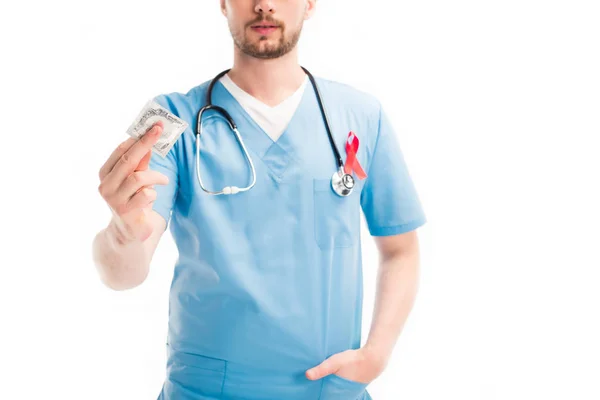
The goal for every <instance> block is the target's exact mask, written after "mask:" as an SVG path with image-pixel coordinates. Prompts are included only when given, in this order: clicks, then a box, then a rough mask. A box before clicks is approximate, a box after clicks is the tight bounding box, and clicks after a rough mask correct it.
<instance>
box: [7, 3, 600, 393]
mask: <svg viewBox="0 0 600 400" xmlns="http://www.w3.org/2000/svg"><path fill="white" fill-rule="evenodd" d="M318 7H319V10H318V12H317V14H316V16H315V17H314V19H312V20H311V21H309V22H307V23H306V24H305V29H304V32H303V36H302V39H301V41H300V46H301V47H300V61H301V64H302V65H304V66H306V67H307V68H309V69H310V70H311V71H312V72H313V73H314V74H315V75H318V76H322V77H325V78H330V79H334V80H338V81H341V82H344V83H348V84H350V85H353V86H355V87H357V88H359V89H361V90H364V91H367V92H370V93H372V94H374V95H376V96H377V97H378V98H379V99H380V100H381V101H382V103H383V105H384V107H386V109H387V110H389V113H390V115H391V119H392V122H393V123H394V126H395V127H396V129H397V133H398V136H399V139H400V143H401V146H402V148H403V151H404V154H405V157H406V159H407V162H408V164H409V167H410V171H411V174H412V176H413V179H414V181H415V183H416V186H417V188H418V191H419V194H420V196H421V199H422V202H423V206H424V209H425V211H426V214H427V217H428V223H427V224H426V225H425V226H424V227H423V228H421V229H420V230H419V237H420V240H421V251H422V265H421V268H422V275H421V281H420V290H419V294H418V298H417V302H416V304H415V306H414V309H413V311H412V313H411V315H410V317H409V320H408V322H407V324H406V327H405V329H404V331H403V333H402V335H401V336H400V339H399V341H398V345H397V347H396V349H395V351H394V353H393V356H392V359H391V362H390V364H389V366H388V368H387V369H386V371H385V372H384V373H383V374H382V375H381V376H380V377H379V378H378V379H377V380H376V381H375V382H373V383H372V384H371V385H370V386H369V388H370V392H371V394H372V396H373V398H374V399H375V400H388V399H389V400H395V399H407V400H408V399H410V400H420V399H445V400H451V399H457V400H458V399H460V400H474V399H486V400H499V399H506V400H509V399H510V400H520V399H527V400H530V399H545V400H546V399H578V400H587V399H599V398H600V383H599V382H600V381H599V377H600V361H599V360H600V341H599V340H598V339H599V338H600V317H599V315H600V307H599V306H600V291H599V290H598V287H599V284H600V255H599V251H600V245H599V242H600V240H599V239H600V234H599V232H598V227H599V224H600V211H599V209H600V207H599V205H600V195H599V192H598V186H599V184H600V179H599V178H600V177H599V171H600V161H599V160H600V148H599V146H598V141H597V139H598V136H599V134H600V129H599V128H600V118H599V117H600V112H599V110H600V78H599V77H600V73H599V72H600V54H599V53H600V24H598V21H599V20H600V12H599V8H598V3H597V2H596V1H581V0H580V1H577V0H571V1H566V0H565V1H562V2H561V1H548V0H546V1H533V0H518V1H517V0H505V1H481V0H477V1H475V0H471V1H467V0H457V1H440V0H438V1H414V2H409V1H406V2H394V1H383V0H378V1H375V0H371V1H353V0H352V1H351V0H322V1H320V2H319V4H318ZM2 9H3V11H2V15H3V23H2V25H0V33H1V36H0V37H1V38H2V39H0V40H2V63H1V64H0V68H1V74H0V80H1V83H2V86H1V87H2V91H1V96H0V106H1V109H2V128H3V129H2V130H3V137H4V138H5V141H4V148H3V151H2V157H0V160H1V161H0V162H1V163H2V171H3V174H2V186H1V187H0V191H1V196H0V201H1V202H2V210H3V216H2V225H1V226H2V231H1V232H2V242H1V243H2V245H1V246H2V250H1V252H0V264H1V265H0V266H1V268H0V271H1V272H0V273H1V278H0V300H1V301H0V307H1V314H0V315H1V320H0V321H1V323H2V329H0V351H1V353H0V367H1V369H2V370H1V371H0V372H1V374H0V376H1V378H0V380H1V382H2V384H1V391H2V394H1V395H0V397H2V398H5V399H42V398H44V399H46V398H57V399H58V398H60V399H86V400H93V399H111V400H121V399H127V400H137V399H140V400H142V399H155V398H156V396H157V395H158V393H159V390H160V387H161V385H162V381H163V378H164V373H165V365H164V363H165V348H164V343H165V336H166V332H167V295H168V289H169V284H170V279H171V276H172V272H173V263H174V262H175V259H176V256H177V254H176V248H175V246H174V243H173V241H172V238H171V236H170V233H167V234H166V235H164V236H163V239H162V241H161V243H160V245H159V248H158V250H157V253H156V255H155V258H154V259H153V261H152V265H151V273H150V276H149V277H148V280H147V281H146V282H145V283H144V284H143V285H142V286H140V287H138V288H136V289H134V290H130V291H126V292H114V291H111V290H109V289H107V288H105V287H104V286H103V285H102V284H101V283H100V281H99V279H98V277H97V274H96V271H95V269H94V265H93V263H92V258H91V243H92V239H93V237H94V235H95V233H96V232H97V231H99V230H100V229H102V228H103V227H104V226H105V225H106V224H107V223H108V221H109V217H110V213H109V210H108V208H107V206H106V204H104V203H103V201H102V199H101V197H100V195H99V194H98V192H97V186H98V183H99V182H98V176H97V173H98V170H99V168H100V166H101V165H102V163H103V162H104V160H105V159H106V157H107V156H108V155H109V153H110V152H111V151H112V149H113V148H114V147H115V146H116V145H117V144H118V143H119V142H120V141H121V140H124V139H125V138H126V135H125V133H124V132H125V129H126V128H127V127H128V126H129V124H130V123H131V121H132V119H133V118H134V117H135V116H136V115H137V113H138V111H139V109H140V107H141V106H142V105H143V104H144V103H145V101H146V100H147V99H148V98H150V97H151V96H154V95H156V94H159V93H167V92H172V91H180V92H184V93H185V92H186V91H187V90H189V89H190V88H191V87H193V86H196V85H198V84H200V83H202V82H204V81H205V80H208V79H210V78H211V77H212V76H214V75H215V74H216V73H217V72H219V71H221V70H222V69H224V68H227V67H229V66H230V65H231V62H232V42H231V38H230V35H229V31H228V29H227V24H226V20H225V18H224V17H222V15H221V14H220V12H219V9H218V1H217V0H214V1H204V0H203V1H185V0H171V1H169V2H166V1H163V2H160V1H151V0H146V1H133V0H130V1H126V2H117V1H116V0H104V1H97V2H87V1H78V2H75V1H71V2H65V1H48V2H41V1H34V2H11V3H10V4H8V5H3V6H2ZM363 222H364V221H363ZM363 246H364V268H365V304H364V307H365V308H364V321H363V328H364V329H363V338H366V336H367V334H368V327H369V325H370V322H371V311H372V304H373V297H374V279H375V274H376V268H377V253H376V250H375V247H374V243H373V241H372V240H371V238H370V237H369V236H368V233H367V231H366V229H365V228H364V226H363Z"/></svg>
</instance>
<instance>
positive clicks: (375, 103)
mask: <svg viewBox="0 0 600 400" xmlns="http://www.w3.org/2000/svg"><path fill="white" fill-rule="evenodd" d="M315 81H316V82H317V85H318V86H319V90H320V91H321V92H322V96H323V97H325V96H327V97H329V98H330V99H331V100H330V101H329V102H327V106H328V107H331V106H332V105H331V104H330V103H334V104H335V105H336V107H337V106H340V107H343V108H344V109H346V110H349V111H351V112H353V113H355V114H356V113H360V114H363V115H365V116H367V117H370V118H376V119H379V114H380V111H381V103H380V101H379V99H378V98H377V97H376V96H374V95H373V94H371V93H368V92H366V91H364V90H361V89H358V88H356V87H354V86H351V85H349V84H347V83H343V82H339V81H336V80H332V79H327V78H323V77H315ZM323 101H326V100H325V99H323Z"/></svg>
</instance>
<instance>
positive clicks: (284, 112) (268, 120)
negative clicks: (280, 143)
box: [220, 74, 308, 142]
mask: <svg viewBox="0 0 600 400" xmlns="http://www.w3.org/2000/svg"><path fill="white" fill-rule="evenodd" d="M220 82H221V83H222V84H223V86H225V88H226V89H227V90H228V91H229V93H231V95H232V96H233V97H234V98H235V99H236V100H237V101H238V103H240V105H241V106H242V107H243V108H244V110H246V112H247V113H248V115H250V117H252V119H253V120H254V121H255V122H256V123H257V124H258V125H259V126H260V127H261V128H262V129H263V130H264V131H265V132H266V133H267V135H269V136H270V137H271V139H273V141H274V142H275V141H277V139H279V137H280V136H281V134H282V133H283V132H284V131H285V129H286V128H287V126H288V124H289V123H290V120H291V119H292V116H293V115H294V113H295V112H296V109H297V108H298V105H299V104H300V100H302V95H303V93H304V88H305V87H306V84H307V82H308V75H307V76H306V77H305V78H304V81H303V82H302V85H300V87H299V88H298V90H296V91H295V92H294V93H293V94H292V95H291V96H290V97H288V98H287V99H285V100H284V101H282V102H281V103H279V104H278V105H276V106H275V107H271V106H269V105H267V104H265V103H263V102H262V101H260V100H258V99H257V98H256V97H254V96H252V95H251V94H249V93H248V92H245V91H244V90H242V89H241V88H240V87H239V86H238V85H236V84H235V83H234V82H233V81H232V80H231V78H230V77H229V75H228V74H225V75H223V76H222V77H221V79H220Z"/></svg>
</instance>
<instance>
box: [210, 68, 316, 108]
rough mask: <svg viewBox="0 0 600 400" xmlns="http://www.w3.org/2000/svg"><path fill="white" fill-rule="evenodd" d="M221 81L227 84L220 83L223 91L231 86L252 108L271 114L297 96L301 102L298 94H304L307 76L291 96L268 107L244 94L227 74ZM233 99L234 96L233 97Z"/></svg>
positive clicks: (246, 93)
mask: <svg viewBox="0 0 600 400" xmlns="http://www.w3.org/2000/svg"><path fill="white" fill-rule="evenodd" d="M221 79H223V80H225V81H226V83H227V84H224V83H223V82H220V83H221V84H222V85H223V86H224V87H225V89H227V91H228V92H229V91H230V90H229V88H228V87H227V86H228V85H229V86H232V87H233V89H234V90H235V91H236V92H237V94H238V95H239V96H241V97H243V99H244V100H245V101H247V102H249V103H251V104H252V105H253V106H255V107H258V108H260V109H262V110H267V111H268V112H272V111H276V110H278V109H281V108H283V107H285V106H286V105H287V104H288V103H289V102H290V101H292V100H294V99H295V98H297V96H300V100H302V96H301V95H300V92H302V93H303V92H304V91H306V86H307V85H308V75H305V76H304V81H303V82H302V84H301V85H300V86H299V87H298V88H297V89H296V90H295V91H294V93H292V94H291V95H289V96H288V97H287V98H285V99H283V101H281V102H280V103H279V104H276V105H274V106H270V105H268V104H266V103H264V102H262V101H260V100H259V99H257V98H256V97H254V96H252V95H251V94H250V93H248V92H246V91H245V90H244V89H242V88H241V87H239V86H238V85H237V84H236V83H235V82H234V81H233V80H232V79H231V78H230V77H229V75H228V74H225V75H224V76H223V77H222V78H221ZM234 97H235V96H234ZM298 104H300V102H298Z"/></svg>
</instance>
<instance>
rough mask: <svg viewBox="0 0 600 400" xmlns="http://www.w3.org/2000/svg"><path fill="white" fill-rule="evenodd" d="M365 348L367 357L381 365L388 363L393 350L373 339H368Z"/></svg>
mask: <svg viewBox="0 0 600 400" xmlns="http://www.w3.org/2000/svg"><path fill="white" fill-rule="evenodd" d="M363 350H364V352H365V355H366V357H367V358H369V359H370V360H372V361H373V362H375V363H376V364H379V365H381V366H385V365H387V363H388V361H389V358H390V355H391V351H390V350H389V349H388V348H387V347H385V346H381V345H379V344H377V343H374V342H372V341H367V342H366V343H365V345H364V346H363Z"/></svg>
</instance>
